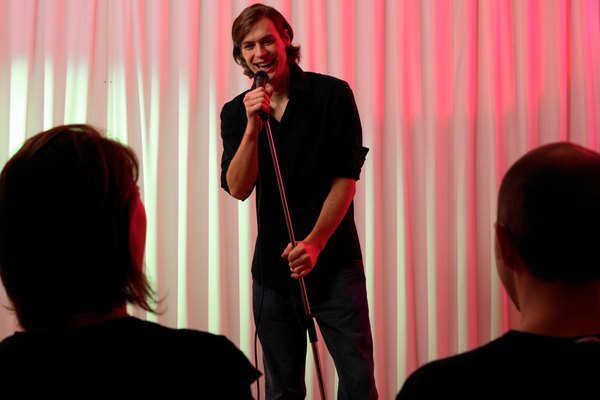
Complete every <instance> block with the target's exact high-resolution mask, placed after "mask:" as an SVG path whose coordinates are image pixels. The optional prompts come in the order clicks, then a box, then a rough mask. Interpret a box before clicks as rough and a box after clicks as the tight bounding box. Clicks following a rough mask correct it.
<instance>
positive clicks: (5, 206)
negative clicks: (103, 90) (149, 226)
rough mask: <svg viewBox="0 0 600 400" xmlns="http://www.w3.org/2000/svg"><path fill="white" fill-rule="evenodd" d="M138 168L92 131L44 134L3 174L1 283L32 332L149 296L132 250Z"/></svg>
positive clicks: (124, 150)
mask: <svg viewBox="0 0 600 400" xmlns="http://www.w3.org/2000/svg"><path fill="white" fill-rule="evenodd" d="M137 178H138V162H137V159H136V157H135V154H134V153H133V152H132V151H131V150H130V149H129V148H128V147H126V146H124V145H122V144H120V143H117V142H115V141H113V140H109V139H106V138H104V137H102V135H101V134H100V133H99V132H98V131H97V130H95V129H94V128H92V127H91V126H88V125H67V126H59V127H56V128H54V129H50V130H49V131H46V132H42V133H39V134H37V135H35V136H33V137H31V138H30V139H29V140H27V141H26V142H25V144H24V145H23V147H21V149H20V150H19V151H18V152H17V153H16V154H15V155H14V156H13V157H12V158H11V159H10V160H9V161H8V162H7V163H6V165H5V167H4V169H3V171H2V174H1V175H0V276H1V278H2V282H3V283H4V286H5V288H6V292H7V294H8V297H9V299H10V300H11V303H12V305H13V307H14V310H15V312H16V314H17V317H18V319H19V322H20V324H21V326H22V327H23V328H25V329H26V330H31V329H55V328H61V327H65V326H68V324H69V323H70V321H71V320H72V319H73V317H75V316H76V315H78V314H81V313H87V312H98V313H103V312H108V311H110V310H111V309H113V308H115V307H119V306H122V305H124V304H125V303H127V302H130V303H134V304H136V305H138V306H140V307H141V308H143V309H145V310H147V311H154V310H153V307H152V306H151V305H150V303H149V299H150V300H153V296H154V294H153V292H152V289H151V288H150V286H149V284H148V281H147V279H146V276H145V274H144V272H143V271H142V268H141V266H140V265H137V262H136V261H135V260H134V258H133V256H132V254H131V251H130V246H129V225H130V213H131V210H132V207H133V206H134V204H136V202H137V201H138V198H137V196H139V194H138V189H137V186H136V181H137Z"/></svg>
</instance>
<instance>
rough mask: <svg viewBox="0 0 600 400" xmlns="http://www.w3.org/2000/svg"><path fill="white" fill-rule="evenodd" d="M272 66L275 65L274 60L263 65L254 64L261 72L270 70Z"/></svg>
mask: <svg viewBox="0 0 600 400" xmlns="http://www.w3.org/2000/svg"><path fill="white" fill-rule="evenodd" d="M273 64H275V59H273V60H271V61H269V62H267V63H263V64H254V65H256V66H257V67H258V68H259V69H262V70H263V71H265V70H267V69H269V68H271V66H273Z"/></svg>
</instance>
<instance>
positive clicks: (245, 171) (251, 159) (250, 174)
mask: <svg viewBox="0 0 600 400" xmlns="http://www.w3.org/2000/svg"><path fill="white" fill-rule="evenodd" d="M270 95H271V93H270V92H269V91H267V90H265V89H264V88H262V87H259V88H256V89H254V90H252V91H251V92H248V93H247V94H246V95H245V96H244V106H245V107H246V116H247V117H248V123H247V125H246V130H245V131H244V136H243V138H242V141H241V143H240V146H239V147H238V149H237V151H236V152H235V155H234V156H233V158H232V159H231V163H230V164H229V168H228V169H227V174H226V176H225V179H226V180H227V186H228V187H229V194H231V195H232V196H233V197H235V198H236V199H238V200H245V199H247V198H248V196H250V193H252V189H254V184H255V183H256V179H257V177H258V134H259V132H260V129H261V128H262V122H261V120H260V118H259V117H258V113H259V112H260V111H264V112H269V107H270V106H269V104H270V97H269V96H270Z"/></svg>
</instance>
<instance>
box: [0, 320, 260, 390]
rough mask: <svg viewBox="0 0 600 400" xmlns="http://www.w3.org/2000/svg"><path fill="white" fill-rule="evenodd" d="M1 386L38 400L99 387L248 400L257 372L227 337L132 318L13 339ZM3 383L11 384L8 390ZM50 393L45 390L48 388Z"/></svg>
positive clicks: (3, 354) (6, 347) (3, 349)
mask: <svg viewBox="0 0 600 400" xmlns="http://www.w3.org/2000/svg"><path fill="white" fill-rule="evenodd" d="M0 358H1V359H2V363H1V366H0V372H1V375H0V376H2V377H3V378H7V380H6V381H5V380H4V379H3V387H4V388H7V389H10V388H11V385H13V386H12V389H17V388H19V387H20V388H19V390H20V391H22V390H23V388H25V391H26V393H28V391H29V392H31V393H32V394H37V393H39V392H38V389H39V387H38V386H31V385H29V386H27V385H26V383H25V382H26V381H29V382H43V383H45V386H44V387H46V388H47V389H46V390H49V393H56V394H67V395H68V394H73V393H72V392H71V391H74V390H75V389H76V388H81V387H99V389H98V390H100V392H102V393H109V392H110V393H112V391H113V390H117V388H118V391H119V393H123V391H125V392H126V393H132V394H140V393H146V394H152V393H153V392H154V391H155V390H166V391H167V392H166V393H171V394H176V393H186V395H188V396H190V397H194V393H198V394H199V395H200V394H202V393H205V394H206V393H220V394H223V395H224V396H225V397H223V398H233V399H238V398H239V399H247V398H251V395H250V385H251V384H252V382H254V381H255V380H256V379H257V378H258V377H259V376H260V373H259V372H258V371H257V370H256V369H255V368H254V367H253V366H252V364H250V362H249V361H248V359H247V358H246V356H245V355H244V354H243V353H242V352H241V351H240V350H239V349H238V348H237V347H236V346H235V345H234V344H233V343H232V342H231V341H230V340H229V339H227V338H226V337H225V336H220V335H213V334H210V333H207V332H201V331H197V330H191V329H172V328H167V327H164V326H161V325H158V324H155V323H152V322H148V321H142V320H139V319H137V318H132V317H127V318H120V319H117V320H113V321H109V322H105V323H101V324H96V325H92V326H87V327H83V328H77V329H69V330H65V331H62V332H24V333H16V334H14V335H13V336H11V337H9V338H7V339H5V340H4V341H3V342H1V343H0ZM4 382H12V383H11V384H9V385H8V386H7V385H5V384H4ZM48 388H49V389H48Z"/></svg>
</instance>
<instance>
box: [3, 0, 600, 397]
mask: <svg viewBox="0 0 600 400" xmlns="http://www.w3.org/2000/svg"><path fill="white" fill-rule="evenodd" d="M266 3H268V4H270V5H273V6H274V7H276V8H277V9H279V10H280V11H281V12H282V13H283V15H284V16H286V17H287V18H288V20H289V21H290V23H291V25H292V27H293V28H294V31H295V38H294V42H295V43H296V44H300V45H301V46H302V50H303V57H302V61H301V66H302V68H304V69H305V70H311V71H316V72H321V73H326V74H330V75H333V76H336V77H339V78H342V79H344V80H346V81H348V82H349V83H350V86H351V87H352V88H353V90H354V94H355V96H356V100H357V103H358V107H359V111H360V114H361V119H362V123H363V130H364V142H365V145H366V146H367V147H369V148H370V152H369V155H368V157H367V162H366V164H365V167H364V169H363V172H362V176H361V180H360V181H359V184H358V190H357V194H356V198H355V204H356V209H357V225H358V228H359V233H360V236H361V240H362V245H363V252H364V255H365V263H366V274H367V279H368V295H369V303H370V312H371V323H372V327H373V333H374V343H375V364H376V379H377V383H378V389H379V393H380V397H381V398H382V399H391V398H393V397H394V396H395V394H396V393H397V391H398V389H399V388H400V386H401V385H402V383H403V381H404V379H405V378H406V375H407V374H408V373H410V372H411V371H413V370H414V369H415V368H416V367H417V366H418V365H421V364H423V363H425V362H427V361H429V360H431V359H435V358H438V357H442V356H447V355H450V354H455V353H457V352H460V351H464V350H467V349H470V348H473V347H475V346H478V345H480V344H483V343H485V342H487V341H489V340H490V339H492V338H495V337H497V336H498V335H500V334H501V333H503V332H504V331H506V330H507V329H510V328H513V327H517V326H518V315H517V313H516V312H515V310H514V308H513V307H512V305H511V304H510V302H509V301H508V299H507V297H506V295H505V294H504V292H503V290H502V289H501V285H500V284H499V281H498V279H497V276H496V272H495V265H494V256H493V245H492V244H493V236H492V226H493V223H494V220H495V208H496V191H497V188H498V185H499V182H500V179H501V178H502V175H503V173H504V172H505V171H506V169H507V168H508V167H509V166H510V164H511V163H512V162H513V161H514V160H515V159H516V158H518V157H519V156H520V155H522V154H523V153H524V152H526V151H527V150H528V149H530V148H533V147H535V146H537V145H539V144H543V143H547V142H552V141H557V140H568V141H573V142H576V143H579V144H582V145H584V146H586V147H589V148H591V149H594V150H598V141H599V139H600V133H599V129H600V128H599V127H598V121H599V119H600V103H599V100H598V97H599V96H600V78H599V77H600V25H599V19H600V7H599V4H598V2H597V1H592V0H589V1H585V0H571V1H569V0H531V1H520V0H514V1H505V0H485V1H475V0H422V1H416V0H415V1H409V0H405V1H401V0H328V1H326V0H279V1H267V2H266ZM249 4H251V2H250V1H242V0H203V1H201V0H172V1H167V0H148V1H142V0H0V163H2V164H3V163H4V162H5V161H6V160H7V159H8V157H9V156H10V155H11V154H12V153H13V152H14V151H15V150H16V149H17V148H18V147H19V146H20V145H21V143H22V142H23V140H24V139H25V138H27V137H30V136H32V135H34V134H35V133H37V132H40V131H42V130H45V129H47V128H50V127H52V126H55V125H58V124H63V123H82V122H86V123H90V124H93V125H95V126H97V127H99V128H102V129H105V130H106V132H107V134H108V135H109V136H111V137H114V138H116V139H118V140H120V141H122V142H125V143H128V144H129V145H130V146H131V147H132V148H133V149H134V150H135V152H136V153H137V155H138V156H139V158H140V162H141V165H142V176H141V181H140V187H141V189H142V192H143V198H144V203H145V205H146V209H147V214H148V229H149V231H148V242H147V251H146V269H147V272H148V275H149V276H150V278H151V280H152V282H153V285H154V287H155V288H156V290H157V292H158V294H159V296H160V297H161V298H163V303H162V304H163V309H164V311H165V312H164V314H162V315H160V316H158V317H156V316H153V315H145V314H142V313H140V312H139V311H138V310H132V312H134V313H135V314H136V315H138V316H140V317H142V318H148V319H152V320H157V321H159V322H160V323H163V324H165V325H168V326H172V327H190V328H195V329H201V330H207V331H210V332H213V333H220V334H224V335H227V336H228V337H229V338H230V339H231V340H232V341H233V342H234V343H236V344H237V345H238V346H239V347H240V348H241V349H242V350H243V351H244V353H245V354H246V355H247V356H248V357H249V358H250V359H253V358H254V355H253V340H254V327H253V322H252V315H251V305H250V303H251V302H250V298H251V294H250V284H251V283H250V282H251V277H250V272H249V271H250V262H251V257H252V250H253V242H254V239H255V235H256V221H255V215H254V204H253V202H254V200H253V199H251V200H249V201H246V202H244V203H241V202H237V201H236V200H234V199H233V198H231V197H229V196H228V195H227V194H226V193H225V192H224V191H223V190H221V189H220V185H219V173H220V155H221V149H222V144H221V140H220V132H219V112H220V109H221V107H222V105H223V104H224V103H225V102H226V101H228V100H229V99H231V98H233V97H234V96H235V95H237V94H239V93H240V92H241V91H243V90H244V89H245V88H247V87H248V86H249V85H250V81H249V80H248V79H247V78H246V77H244V76H243V75H242V71H241V68H240V67H239V66H238V65H236V64H235V63H234V61H233V59H232V57H231V49H232V48H231V37H230V32H231V23H232V22H233V20H234V18H235V17H236V16H237V15H238V14H239V13H240V11H241V10H242V9H243V8H244V7H246V6H248V5H249ZM34 250H35V249H32V251H34ZM0 301H2V304H3V305H7V304H8V302H7V300H6V297H5V295H4V294H3V293H2V295H0ZM15 329H16V322H15V320H14V317H13V316H12V314H11V313H10V312H9V311H7V310H5V309H4V308H2V309H0V339H1V338H4V337H6V336H8V335H10V334H11V333H12V332H13V331H14V330H15ZM320 346H321V349H322V350H321V354H322V356H323V363H324V370H325V378H326V385H327V391H328V394H329V397H330V398H334V393H335V387H336V378H335V369H334V367H333V364H332V362H331V360H330V358H329V356H328V355H327V353H326V351H325V349H324V347H323V345H322V341H321V342H320ZM307 364H308V365H309V374H307V381H308V385H309V396H308V397H309V398H318V391H317V388H316V380H315V378H314V375H313V372H312V359H311V357H310V355H309V356H308V359H307ZM259 367H260V369H262V365H261V366H259ZM155 373H156V374H158V375H159V374H160V371H156V372H155ZM1 390H2V389H1V388H0V392H1ZM262 392H264V390H262Z"/></svg>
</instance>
